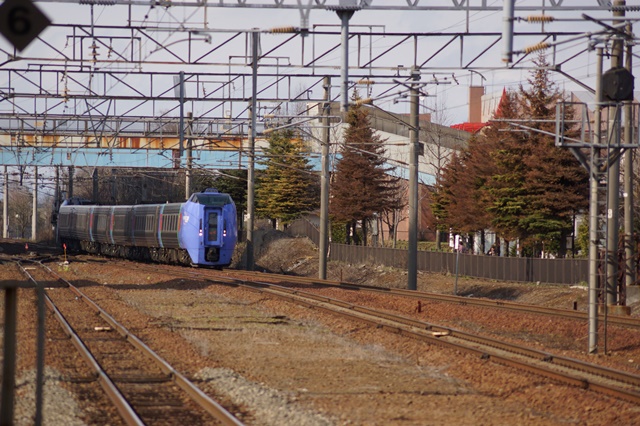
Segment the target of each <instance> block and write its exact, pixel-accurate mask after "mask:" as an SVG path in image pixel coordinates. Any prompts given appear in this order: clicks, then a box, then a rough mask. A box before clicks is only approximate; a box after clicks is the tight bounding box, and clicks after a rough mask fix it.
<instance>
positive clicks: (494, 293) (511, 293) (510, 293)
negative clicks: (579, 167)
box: [458, 286, 522, 300]
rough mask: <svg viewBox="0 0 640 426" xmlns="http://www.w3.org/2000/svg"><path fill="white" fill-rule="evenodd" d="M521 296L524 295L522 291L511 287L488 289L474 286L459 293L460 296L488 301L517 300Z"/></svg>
mask: <svg viewBox="0 0 640 426" xmlns="http://www.w3.org/2000/svg"><path fill="white" fill-rule="evenodd" d="M521 294H522V292H521V291H519V290H517V289H514V288H509V287H498V288H491V289H487V288H483V287H481V286H472V287H469V288H465V289H464V290H461V291H458V296H463V297H484V298H486V299H495V300H517V299H518V297H519V296H520V295H521Z"/></svg>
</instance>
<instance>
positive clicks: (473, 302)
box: [244, 272, 640, 329]
mask: <svg viewBox="0 0 640 426" xmlns="http://www.w3.org/2000/svg"><path fill="white" fill-rule="evenodd" d="M244 273H246V272H244ZM255 274H263V275H264V276H268V277H269V278H271V277H278V278H281V282H283V283H286V282H290V283H294V284H297V283H303V284H313V285H318V286H324V287H336V288H343V289H349V290H354V291H362V290H364V291H369V292H374V293H383V294H391V295H396V296H403V297H408V298H412V299H429V300H435V301H439V302H445V303H455V304H459V305H468V306H479V307H488V308H496V309H503V310H509V311H516V312H527V313H533V314H540V315H550V316H555V317H561V318H568V319H575V320H584V321H586V320H587V313H586V312H583V311H574V310H570V309H560V308H549V307H545V306H536V305H528V304H524V303H516V302H506V301H503V300H491V299H481V298H471V297H465V296H454V295H450V294H441V293H430V292H424V291H416V290H406V289H399V288H384V287H375V286H370V285H366V284H353V283H348V282H342V281H331V280H320V279H318V278H307V277H294V276H291V275H281V274H271V273H270V274H264V273H260V272H255ZM599 319H601V320H604V315H603V314H600V315H599ZM607 322H608V323H609V325H616V326H621V327H630V328H637V329H640V318H635V317H626V316H620V315H611V314H608V315H607Z"/></svg>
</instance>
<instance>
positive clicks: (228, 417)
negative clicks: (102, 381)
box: [33, 261, 243, 426]
mask: <svg viewBox="0 0 640 426" xmlns="http://www.w3.org/2000/svg"><path fill="white" fill-rule="evenodd" d="M33 263H35V264H38V265H39V266H41V267H42V268H43V269H45V270H47V271H48V272H49V273H50V274H51V275H53V276H55V277H56V279H57V280H58V281H59V282H60V283H62V284H63V285H64V286H65V287H68V288H69V289H70V290H71V291H72V292H73V293H74V294H75V295H76V296H77V297H78V298H80V299H82V300H83V301H84V302H85V303H86V304H87V305H88V306H89V307H90V308H91V309H93V310H94V312H96V313H97V314H98V316H100V317H101V318H102V319H103V320H105V321H106V322H107V323H109V325H110V326H111V327H112V328H113V329H115V330H116V331H117V332H118V333H119V334H120V335H121V336H122V337H124V338H125V339H126V340H127V341H128V342H129V343H130V344H131V345H133V346H134V347H135V348H136V349H138V350H140V351H141V352H143V353H144V354H145V355H146V356H148V357H149V358H151V359H152V360H153V361H154V362H155V363H156V364H157V365H158V366H159V367H160V369H161V370H162V371H163V372H164V373H165V374H167V375H168V376H169V378H171V379H172V380H173V381H174V383H175V384H176V385H177V386H179V387H180V388H181V389H182V390H183V391H185V392H186V393H187V394H188V395H189V396H190V397H191V398H192V399H193V400H194V401H195V402H196V403H197V404H198V405H199V406H200V407H202V408H203V409H204V410H206V411H207V412H208V413H209V414H211V415H212V416H213V417H215V418H216V419H217V420H218V421H220V422H221V423H222V424H224V425H228V426H242V425H243V423H242V422H240V421H239V420H238V419H237V418H236V417H234V416H233V415H232V414H231V413H229V412H228V411H227V410H226V409H225V408H224V407H222V406H221V405H220V404H218V403H217V402H216V401H214V400H213V399H211V398H210V397H209V396H208V395H207V394H205V393H204V392H202V390H200V389H199V388H198V387H197V386H196V385H194V384H193V383H192V382H191V381H189V380H188V379H187V378H186V377H185V376H184V375H182V374H181V373H180V372H178V371H177V370H176V369H174V368H173V367H172V366H171V365H170V364H169V363H167V362H166V361H165V360H164V359H163V358H161V357H160V356H159V355H158V354H156V353H155V352H154V351H153V350H152V349H151V348H149V347H148V346H147V345H146V344H144V342H142V341H141V340H140V339H139V338H138V337H137V336H135V335H134V334H132V333H131V332H129V330H127V329H126V328H125V327H124V326H123V325H122V324H120V323H119V322H117V321H116V320H115V319H114V318H113V317H112V316H111V315H109V314H108V313H107V312H106V311H104V310H103V309H102V308H100V307H99V306H98V305H97V304H96V303H95V302H93V301H92V300H91V299H90V298H88V297H87V296H86V295H85V294H84V293H82V292H81V291H80V290H79V289H78V288H77V287H75V286H74V285H73V284H71V283H70V282H68V281H67V280H65V279H64V278H62V277H61V276H60V275H58V274H57V273H55V272H54V271H52V270H51V268H49V267H48V266H46V265H44V264H43V263H42V262H39V261H36V262H33ZM47 299H48V296H47ZM51 303H53V302H51ZM80 343H81V342H80ZM83 346H84V345H83ZM89 355H90V353H89ZM91 358H92V359H93V356H91ZM94 362H95V359H94ZM96 364H97V363H96Z"/></svg>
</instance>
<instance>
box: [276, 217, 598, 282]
mask: <svg viewBox="0 0 640 426" xmlns="http://www.w3.org/2000/svg"><path fill="white" fill-rule="evenodd" d="M287 233H288V234H289V235H293V236H306V237H309V238H310V239H311V240H312V241H313V242H314V244H316V245H318V242H319V241H320V232H319V231H318V229H317V228H315V227H314V226H313V225H312V224H311V223H309V222H308V221H306V220H298V221H295V222H294V223H292V224H291V225H290V226H289V227H288V228H287ZM407 256H408V251H407V250H403V249H393V248H385V247H368V246H355V245H347V244H336V243H331V244H330V245H329V259H330V260H337V261H341V262H347V263H369V264H374V265H384V266H390V267H394V268H399V269H406V268H407ZM456 258H457V261H458V271H457V273H458V274H459V275H464V276H468V277H476V278H486V279H491V280H499V281H519V282H534V283H535V282H540V283H548V284H578V283H586V282H588V273H589V264H588V260H587V259H539V258H530V257H500V256H485V255H475V254H459V253H445V252H432V251H418V259H417V261H418V262H417V265H418V266H417V267H418V270H419V271H425V272H438V273H449V274H455V273H456Z"/></svg>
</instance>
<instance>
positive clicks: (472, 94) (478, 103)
mask: <svg viewBox="0 0 640 426" xmlns="http://www.w3.org/2000/svg"><path fill="white" fill-rule="evenodd" d="M482 95H484V86H471V87H469V123H481V122H482Z"/></svg>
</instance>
